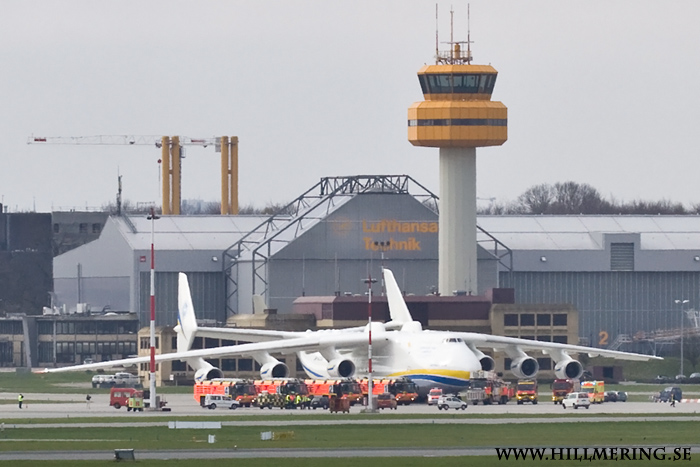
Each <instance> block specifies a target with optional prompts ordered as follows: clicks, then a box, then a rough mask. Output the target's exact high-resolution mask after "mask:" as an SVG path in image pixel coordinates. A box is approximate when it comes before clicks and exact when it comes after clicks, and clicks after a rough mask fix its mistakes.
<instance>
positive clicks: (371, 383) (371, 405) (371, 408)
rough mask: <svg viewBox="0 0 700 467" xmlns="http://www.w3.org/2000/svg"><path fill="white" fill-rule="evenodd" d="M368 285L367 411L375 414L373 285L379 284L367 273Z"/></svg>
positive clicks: (366, 280)
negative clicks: (373, 397) (373, 396)
mask: <svg viewBox="0 0 700 467" xmlns="http://www.w3.org/2000/svg"><path fill="white" fill-rule="evenodd" d="M364 282H365V283H366V284H367V297H368V299H367V319H368V323H369V324H368V326H367V331H368V334H369V345H368V346H367V356H368V364H369V366H368V371H367V411H368V412H374V401H373V399H372V395H373V394H372V393H373V391H374V381H373V380H372V283H374V282H377V279H372V273H371V272H369V270H368V271H367V279H365V280H364Z"/></svg>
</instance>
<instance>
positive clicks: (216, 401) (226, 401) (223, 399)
mask: <svg viewBox="0 0 700 467" xmlns="http://www.w3.org/2000/svg"><path fill="white" fill-rule="evenodd" d="M240 406H241V403H240V402H238V401H237V400H236V399H233V398H232V397H231V396H223V395H221V394H207V395H206V396H204V404H203V405H202V407H206V408H208V409H211V410H214V409H215V408H217V407H226V408H228V409H231V410H234V409H237V408H238V407H240Z"/></svg>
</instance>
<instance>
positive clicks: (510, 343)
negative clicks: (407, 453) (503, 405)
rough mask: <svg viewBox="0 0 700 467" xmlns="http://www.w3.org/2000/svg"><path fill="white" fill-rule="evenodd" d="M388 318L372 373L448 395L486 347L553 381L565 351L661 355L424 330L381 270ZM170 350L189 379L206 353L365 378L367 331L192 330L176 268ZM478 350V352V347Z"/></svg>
mask: <svg viewBox="0 0 700 467" xmlns="http://www.w3.org/2000/svg"><path fill="white" fill-rule="evenodd" d="M383 272H384V279H385V284H386V291H387V298H388V302H389V312H390V317H391V320H390V321H389V322H388V323H379V322H372V323H371V326H372V354H373V358H372V363H373V365H372V366H373V370H372V371H373V376H374V377H383V378H384V377H391V378H396V377H400V376H406V377H409V378H411V379H412V380H413V381H414V382H415V383H416V384H417V385H418V388H419V392H420V393H421V394H425V393H427V391H428V390H429V389H430V388H433V387H440V388H442V389H444V390H446V391H449V392H454V391H459V390H461V389H464V388H465V387H467V386H468V380H469V378H470V375H472V374H473V373H475V372H477V371H479V370H488V371H492V370H494V366H495V362H494V360H493V358H492V357H490V356H488V355H486V354H485V353H484V352H483V350H485V351H489V350H491V351H503V352H505V354H506V355H507V356H508V357H509V358H510V359H511V365H510V371H511V372H512V373H513V375H514V376H516V377H517V378H534V377H535V376H536V375H537V372H538V370H539V365H538V363H537V360H536V359H535V358H533V357H531V356H529V355H528V354H526V351H528V352H538V353H540V354H543V355H547V356H549V357H550V358H551V359H552V360H553V361H554V362H555V363H556V365H555V369H554V372H555V374H556V377H557V378H579V377H581V375H582V374H583V366H582V365H581V363H580V362H578V361H577V360H575V359H574V358H573V357H571V355H572V354H579V353H582V354H588V355H589V356H591V357H595V356H602V357H611V358H617V359H622V360H651V359H660V357H654V356H650V355H642V354H635V353H628V352H619V351H614V350H605V349H596V348H593V347H584V346H578V345H568V344H557V343H553V342H540V341H533V340H527V339H518V338H512V337H502V336H493V335H488V334H478V333H471V332H453V331H430V330H424V329H422V327H421V324H420V323H419V322H418V321H413V319H412V317H411V314H410V312H409V311H408V307H407V306H406V302H405V301H404V299H403V296H402V294H401V291H400V289H399V287H398V285H397V283H396V280H395V279H394V275H393V274H392V272H391V271H390V270H388V269H384V271H383ZM178 308H179V314H178V326H177V327H176V328H175V329H176V331H177V347H178V350H177V352H173V353H169V354H162V355H156V361H166V360H182V361H186V362H187V363H188V364H189V365H190V366H191V367H192V368H193V369H195V371H196V373H195V379H196V380H206V379H212V378H220V377H222V376H223V373H222V371H221V370H220V369H218V368H216V367H214V366H213V365H211V364H210V363H208V362H206V361H205V360H204V359H205V358H209V359H211V358H222V357H249V358H253V359H255V360H256V361H257V362H258V363H259V364H260V365H261V369H260V376H261V377H262V378H271V377H286V376H288V375H289V368H288V367H287V366H286V365H285V364H284V363H283V362H281V361H279V360H278V359H276V358H274V357H273V356H272V355H271V354H272V353H276V354H283V355H284V354H292V353H296V354H297V356H298V358H299V359H300V361H301V363H302V365H303V367H304V370H305V371H306V373H307V374H308V375H309V377H311V378H314V379H318V378H338V377H353V376H366V375H367V373H368V371H367V370H368V337H369V336H368V331H369V324H368V325H366V326H361V327H356V328H347V329H332V330H322V331H306V332H288V331H272V330H255V329H238V328H209V327H198V326H197V320H196V317H195V313H194V307H193V305H192V298H191V294H190V288H189V284H188V281H187V276H186V275H185V274H183V273H180V276H179V291H178ZM198 336H199V337H210V338H218V339H229V340H240V341H247V342H250V343H247V344H239V345H232V346H224V347H216V348H210V349H201V350H190V348H191V346H192V342H193V341H194V338H195V337H198ZM480 349H481V350H480ZM149 360H150V357H137V358H130V359H123V360H113V361H110V362H100V363H91V364H85V365H76V366H71V367H63V368H51V369H46V370H44V371H45V372H49V373H53V372H64V371H76V370H89V369H97V368H107V367H110V366H116V365H122V364H134V363H145V362H148V361H149Z"/></svg>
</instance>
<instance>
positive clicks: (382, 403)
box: [377, 392, 398, 410]
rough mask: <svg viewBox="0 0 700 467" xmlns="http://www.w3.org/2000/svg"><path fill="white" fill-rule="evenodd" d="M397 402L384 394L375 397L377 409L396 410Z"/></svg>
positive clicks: (387, 394)
mask: <svg viewBox="0 0 700 467" xmlns="http://www.w3.org/2000/svg"><path fill="white" fill-rule="evenodd" d="M397 405H398V404H397V402H396V399H395V398H394V396H392V395H391V394H389V393H388V392H385V393H384V394H379V395H378V396H377V409H389V410H391V409H393V410H396V407H397Z"/></svg>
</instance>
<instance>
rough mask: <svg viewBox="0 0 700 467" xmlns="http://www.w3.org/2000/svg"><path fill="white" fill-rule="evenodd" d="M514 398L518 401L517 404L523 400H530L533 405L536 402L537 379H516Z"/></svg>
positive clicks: (523, 401) (520, 403) (522, 402)
mask: <svg viewBox="0 0 700 467" xmlns="http://www.w3.org/2000/svg"><path fill="white" fill-rule="evenodd" d="M515 399H516V400H517V401H518V405H522V404H524V403H525V402H530V403H532V404H533V405H536V404H537V381H534V380H529V379H524V380H521V381H518V385H517V388H516V393H515Z"/></svg>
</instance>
